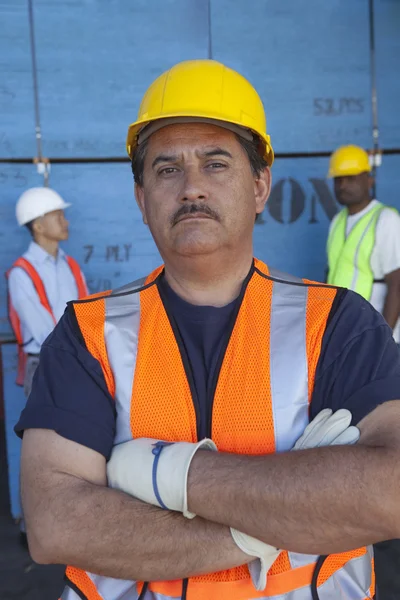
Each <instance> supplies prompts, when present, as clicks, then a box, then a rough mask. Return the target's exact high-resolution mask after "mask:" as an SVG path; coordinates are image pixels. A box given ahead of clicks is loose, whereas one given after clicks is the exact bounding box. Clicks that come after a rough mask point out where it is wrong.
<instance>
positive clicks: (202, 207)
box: [171, 204, 220, 227]
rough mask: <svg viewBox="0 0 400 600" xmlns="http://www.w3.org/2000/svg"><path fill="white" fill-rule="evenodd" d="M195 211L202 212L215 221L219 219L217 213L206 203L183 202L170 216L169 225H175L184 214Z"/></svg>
mask: <svg viewBox="0 0 400 600" xmlns="http://www.w3.org/2000/svg"><path fill="white" fill-rule="evenodd" d="M195 213H203V214H204V215H207V216H208V217H210V218H211V219H215V220H216V221H220V217H219V214H218V213H217V212H216V211H215V210H213V209H212V208H210V207H209V206H208V205H207V204H184V205H183V206H181V207H180V209H179V210H177V211H176V213H175V214H174V215H173V216H172V217H171V225H172V227H173V226H174V225H176V224H177V223H178V221H179V219H181V218H182V217H183V216H184V215H193V214H195Z"/></svg>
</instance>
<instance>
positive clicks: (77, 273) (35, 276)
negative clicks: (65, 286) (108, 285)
mask: <svg viewBox="0 0 400 600" xmlns="http://www.w3.org/2000/svg"><path fill="white" fill-rule="evenodd" d="M65 259H66V261H67V264H68V266H69V268H70V269H71V273H72V275H73V277H74V279H75V284H76V288H77V291H78V298H79V299H82V298H84V297H85V296H87V295H88V290H87V287H86V284H85V281H84V279H83V276H82V272H81V270H80V267H79V265H78V263H77V262H76V260H74V259H73V258H72V257H71V256H66V257H65ZM14 268H19V269H22V270H23V271H24V272H25V273H26V274H27V275H28V277H30V279H31V281H32V283H33V285H34V288H35V290H36V293H37V295H38V297H39V301H40V304H41V305H42V306H43V308H45V310H47V312H48V313H49V314H50V316H51V318H52V319H53V323H54V325H56V323H57V320H56V318H55V316H54V314H53V311H52V309H51V306H50V302H49V299H48V297H47V294H46V289H45V287H44V284H43V281H42V279H41V277H40V275H39V273H38V272H37V270H36V269H35V267H34V266H33V265H32V263H31V262H29V260H27V259H26V258H24V257H23V256H21V257H20V258H18V259H17V260H16V261H15V263H14V264H13V266H12V267H11V269H9V270H8V271H7V273H6V279H8V277H9V275H10V273H11V271H12V269H14ZM8 316H9V320H10V323H11V327H12V329H13V331H14V335H15V339H16V340H17V343H18V371H17V379H16V383H17V385H23V383H24V376H25V363H26V355H25V352H24V350H23V346H24V343H23V337H22V329H21V322H20V319H19V316H18V313H17V311H16V310H15V308H14V306H13V304H12V301H11V296H10V294H8ZM29 341H31V340H29ZM27 343H28V342H27ZM25 345H26V344H25Z"/></svg>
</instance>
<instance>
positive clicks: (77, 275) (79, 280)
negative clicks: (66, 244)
mask: <svg viewBox="0 0 400 600" xmlns="http://www.w3.org/2000/svg"><path fill="white" fill-rule="evenodd" d="M65 258H66V261H67V263H68V266H69V268H70V269H71V273H72V275H73V276H74V279H75V283H76V287H77V289H78V298H79V300H81V299H82V298H85V297H86V296H88V295H89V291H88V289H87V286H86V283H85V280H84V279H83V276H82V271H81V268H80V266H79V264H78V263H77V262H76V260H75V259H74V258H72V256H66V257H65Z"/></svg>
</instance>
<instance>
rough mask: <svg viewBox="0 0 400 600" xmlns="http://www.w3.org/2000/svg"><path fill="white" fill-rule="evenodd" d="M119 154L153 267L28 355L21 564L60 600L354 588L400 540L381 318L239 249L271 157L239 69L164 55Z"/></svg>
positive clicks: (393, 357)
mask: <svg viewBox="0 0 400 600" xmlns="http://www.w3.org/2000/svg"><path fill="white" fill-rule="evenodd" d="M127 146H128V151H129V155H130V157H131V159H132V169H133V173H134V179H135V192H136V199H137V202H138V206H139V209H140V211H141V213H142V216H143V220H144V222H145V223H146V224H147V225H148V226H149V228H150V231H151V233H152V235H153V238H154V240H155V242H156V244H157V246H158V248H159V251H160V253H161V255H162V258H163V260H164V265H163V266H160V267H159V268H158V269H156V270H155V271H153V272H152V273H150V274H147V275H145V276H144V277H142V278H141V279H139V280H136V281H134V282H133V283H132V284H128V285H127V286H124V287H123V288H122V289H120V290H115V291H114V292H113V293H111V294H106V295H104V296H102V297H99V296H97V297H92V298H91V299H89V300H85V301H83V302H73V303H71V304H70V305H69V307H68V309H67V311H66V313H65V315H64V316H63V318H62V319H61V321H60V323H59V324H58V325H57V327H56V329H55V330H54V332H53V333H52V335H51V336H50V338H49V339H48V341H47V342H46V343H45V345H44V347H43V349H42V354H41V363H40V365H39V371H38V376H37V377H36V379H35V381H34V385H33V389H32V393H31V396H30V398H29V401H28V405H27V407H26V409H25V410H24V411H23V413H22V414H21V418H20V421H19V422H18V424H17V426H16V431H17V433H18V434H19V435H22V434H23V432H24V431H25V433H24V434H23V448H22V482H23V491H24V494H23V496H24V498H23V499H24V506H25V508H26V514H27V518H28V519H27V522H28V538H29V543H30V549H31V553H32V555H33V558H34V559H35V560H36V561H38V562H44V563H61V564H69V565H71V566H69V567H67V571H66V577H67V585H66V588H65V590H64V592H63V594H62V596H61V597H62V600H78V599H79V598H86V599H88V600H100V599H102V600H122V599H123V598H124V599H127V600H128V599H129V600H138V599H140V600H169V599H172V598H175V599H179V598H182V599H187V600H220V599H221V598H225V599H228V598H229V600H251V599H255V598H271V600H272V599H278V598H279V600H312V599H315V598H317V597H319V598H320V600H337V598H338V594H339V595H340V597H341V598H342V599H343V600H344V599H346V598H347V599H348V600H366V599H367V598H372V597H373V595H374V576H373V560H372V548H371V544H372V543H374V542H376V541H378V540H383V539H387V537H388V535H389V533H388V532H389V531H394V532H396V535H397V533H400V505H399V502H398V489H399V481H400V402H399V399H400V364H399V361H398V349H397V346H396V344H395V343H394V341H393V338H392V336H391V331H390V329H389V327H388V326H387V324H386V323H385V322H384V320H383V318H382V316H381V315H380V314H379V313H377V312H376V311H375V310H374V309H373V308H372V306H371V305H370V304H368V303H367V302H366V301H365V300H364V299H363V298H361V296H359V295H357V294H354V293H353V292H351V291H349V290H346V289H341V288H335V287H329V286H325V285H322V284H318V283H313V282H309V281H306V280H302V279H298V278H296V277H292V276H289V275H284V274H282V273H279V272H277V271H275V270H274V269H273V268H272V267H270V266H267V265H266V264H264V263H263V262H262V261H260V260H257V259H256V258H254V256H253V243H252V234H253V228H254V217H255V215H256V214H259V213H260V212H262V210H263V209H264V207H265V203H266V202H267V199H268V196H269V194H270V190H271V171H270V167H271V165H272V163H273V151H272V146H271V141H270V138H269V136H268V134H267V132H266V122H265V115H264V109H263V105H262V102H261V100H260V98H259V96H258V94H257V92H256V91H255V89H254V88H253V87H252V85H251V84H250V83H249V82H248V81H247V80H246V79H244V78H243V77H242V76H241V75H239V74H238V73H236V72H235V71H233V70H232V69H229V68H228V67H226V66H224V65H222V64H220V63H218V62H215V61H208V60H195V61H187V62H184V63H180V64H178V65H175V66H174V67H172V68H171V69H170V70H169V71H167V72H166V73H163V74H162V75H160V77H158V78H157V79H156V81H155V82H153V84H152V85H151V86H150V88H149V89H148V90H147V92H146V94H145V96H144V98H143V101H142V104H141V106H140V109H139V115H138V118H137V120H136V121H135V122H134V123H133V124H132V125H131V126H130V127H129V132H128V141H127ZM349 323H351V327H349ZM61 363H62V365H63V368H62V369H60V368H59V367H58V365H59V364H61ZM351 422H352V424H351ZM356 442H357V443H356ZM292 450H294V451H293V452H292ZM355 549H356V550H355ZM319 555H322V556H321V557H320V558H319ZM326 555H330V556H326Z"/></svg>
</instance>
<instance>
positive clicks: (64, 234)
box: [34, 210, 68, 242]
mask: <svg viewBox="0 0 400 600" xmlns="http://www.w3.org/2000/svg"><path fill="white" fill-rule="evenodd" d="M34 231H35V232H36V233H38V234H40V235H41V236H43V237H45V238H46V239H48V240H52V241H54V242H62V241H65V240H67V239H68V221H67V219H66V218H65V215H64V211H63V210H53V211H52V212H49V213H47V215H44V216H43V217H40V218H39V219H37V221H36V222H35V224H34Z"/></svg>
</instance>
